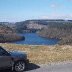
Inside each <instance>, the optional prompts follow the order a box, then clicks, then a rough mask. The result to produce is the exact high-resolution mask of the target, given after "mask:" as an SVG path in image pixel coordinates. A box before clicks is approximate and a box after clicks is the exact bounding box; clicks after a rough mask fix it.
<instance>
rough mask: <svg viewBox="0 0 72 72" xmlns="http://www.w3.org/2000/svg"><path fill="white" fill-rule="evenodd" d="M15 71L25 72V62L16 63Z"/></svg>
mask: <svg viewBox="0 0 72 72" xmlns="http://www.w3.org/2000/svg"><path fill="white" fill-rule="evenodd" d="M14 70H15V71H16V72H23V71H24V70H25V62H23V61H18V62H17V63H15V65H14Z"/></svg>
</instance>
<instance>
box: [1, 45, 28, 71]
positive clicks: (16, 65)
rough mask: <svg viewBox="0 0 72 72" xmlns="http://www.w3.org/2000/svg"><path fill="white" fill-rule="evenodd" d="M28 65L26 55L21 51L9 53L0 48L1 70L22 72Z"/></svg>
mask: <svg viewBox="0 0 72 72" xmlns="http://www.w3.org/2000/svg"><path fill="white" fill-rule="evenodd" d="M28 63H29V60H28V59H27V54H26V53H24V52H19V51H13V52H8V51H6V50H5V49H4V48H3V47H1V46H0V69H4V68H5V69H6V68H11V69H12V70H15V71H16V72H22V71H24V70H25V68H26V66H27V64H28Z"/></svg>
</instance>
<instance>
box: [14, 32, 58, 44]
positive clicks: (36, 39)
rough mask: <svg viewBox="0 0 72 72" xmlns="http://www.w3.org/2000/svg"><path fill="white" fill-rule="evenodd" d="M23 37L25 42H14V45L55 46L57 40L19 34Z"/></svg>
mask: <svg viewBox="0 0 72 72" xmlns="http://www.w3.org/2000/svg"><path fill="white" fill-rule="evenodd" d="M19 35H21V36H24V37H25V40H22V41H17V42H14V43H16V44H27V45H55V44H57V43H58V41H59V40H58V39H55V38H54V39H50V38H49V39H48V38H43V37H40V36H39V35H38V34H36V33H24V34H19Z"/></svg>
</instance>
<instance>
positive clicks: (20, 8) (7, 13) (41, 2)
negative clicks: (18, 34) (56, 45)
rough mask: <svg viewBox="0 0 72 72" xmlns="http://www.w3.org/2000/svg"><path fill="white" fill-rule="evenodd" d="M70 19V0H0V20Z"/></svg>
mask: <svg viewBox="0 0 72 72" xmlns="http://www.w3.org/2000/svg"><path fill="white" fill-rule="evenodd" d="M28 19H72V0H0V21H5V22H6V21H9V22H16V21H24V20H28Z"/></svg>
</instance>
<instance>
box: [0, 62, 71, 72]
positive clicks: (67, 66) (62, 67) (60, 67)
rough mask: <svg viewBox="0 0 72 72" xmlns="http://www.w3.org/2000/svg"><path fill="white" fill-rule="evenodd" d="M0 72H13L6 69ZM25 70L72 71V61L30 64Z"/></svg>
mask: <svg viewBox="0 0 72 72" xmlns="http://www.w3.org/2000/svg"><path fill="white" fill-rule="evenodd" d="M0 72H11V71H9V70H7V71H6V70H5V71H0ZM24 72H72V63H60V64H51V65H42V66H38V65H35V64H29V65H28V68H27V69H26V70H25V71H24Z"/></svg>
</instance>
